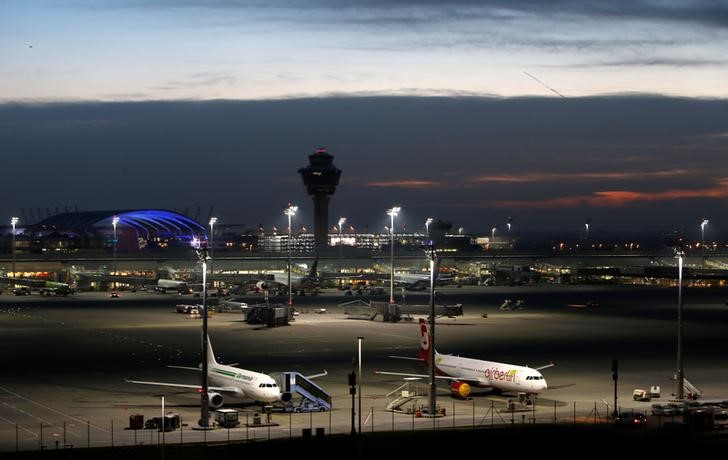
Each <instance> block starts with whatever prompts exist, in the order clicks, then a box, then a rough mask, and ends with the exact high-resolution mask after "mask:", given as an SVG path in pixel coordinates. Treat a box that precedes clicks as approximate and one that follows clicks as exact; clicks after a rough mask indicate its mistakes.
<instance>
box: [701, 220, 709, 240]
mask: <svg viewBox="0 0 728 460" xmlns="http://www.w3.org/2000/svg"><path fill="white" fill-rule="evenodd" d="M708 222H710V221H709V220H708V219H706V218H703V220H702V222H700V244H705V226H706V225H708Z"/></svg>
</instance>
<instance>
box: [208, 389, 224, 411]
mask: <svg viewBox="0 0 728 460" xmlns="http://www.w3.org/2000/svg"><path fill="white" fill-rule="evenodd" d="M207 396H208V398H209V399H208V400H207V405H208V406H210V409H219V408H220V406H222V402H223V397H222V395H221V394H220V393H207Z"/></svg>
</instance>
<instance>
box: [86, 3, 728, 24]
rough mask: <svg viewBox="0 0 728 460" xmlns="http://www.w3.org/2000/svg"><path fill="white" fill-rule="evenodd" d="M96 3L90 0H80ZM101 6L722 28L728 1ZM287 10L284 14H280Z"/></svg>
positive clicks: (400, 20) (359, 19)
mask: <svg viewBox="0 0 728 460" xmlns="http://www.w3.org/2000/svg"><path fill="white" fill-rule="evenodd" d="M81 4H85V5H88V6H90V7H97V3H96V2H81ZM104 5H105V6H112V5H113V6H117V7H125V8H144V9H183V8H184V9H192V8H193V9H208V10H218V11H226V12H230V11H236V10H241V11H251V10H253V11H256V12H266V11H267V12H269V13H268V14H270V15H272V16H276V17H279V18H288V19H295V18H296V17H298V18H304V17H305V18H307V19H306V20H308V18H309V17H310V16H313V17H315V16H316V15H321V14H322V13H325V14H327V15H328V14H331V15H333V16H335V17H337V18H338V19H339V20H341V21H347V22H349V23H358V24H375V25H396V26H401V25H413V24H431V23H434V22H438V23H439V22H450V21H453V20H471V19H483V18H490V19H497V20H500V21H503V20H508V19H510V18H515V17H522V16H524V15H527V16H554V17H556V16H573V17H575V18H580V17H581V18H590V19H616V20H633V19H634V20H644V21H670V22H693V23H698V24H703V25H706V26H710V27H719V28H725V27H728V4H726V2H724V1H721V0H686V1H682V0H674V1H664V0H613V1H603V0H452V1H447V2H443V1H442V0H368V1H362V0H310V1H307V2H305V6H303V5H304V4H302V3H301V2H300V1H297V0H268V1H258V0H155V1H142V0H116V1H112V2H104ZM286 12H287V13H286Z"/></svg>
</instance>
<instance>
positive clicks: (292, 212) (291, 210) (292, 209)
mask: <svg viewBox="0 0 728 460" xmlns="http://www.w3.org/2000/svg"><path fill="white" fill-rule="evenodd" d="M296 211H298V206H293V205H292V204H291V203H288V207H287V208H286V209H285V210H284V211H283V214H285V215H287V216H288V244H287V245H286V246H287V247H288V248H287V249H288V306H289V307H290V306H291V305H293V292H292V290H291V217H293V216H294V215H295V214H296Z"/></svg>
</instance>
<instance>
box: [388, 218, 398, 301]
mask: <svg viewBox="0 0 728 460" xmlns="http://www.w3.org/2000/svg"><path fill="white" fill-rule="evenodd" d="M400 210H401V208H400V207H399V206H394V207H392V208H390V209H388V210H387V215H389V217H390V218H391V224H390V227H389V235H390V242H389V269H390V276H389V303H390V304H392V303H394V216H396V215H397V214H399V211H400Z"/></svg>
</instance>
